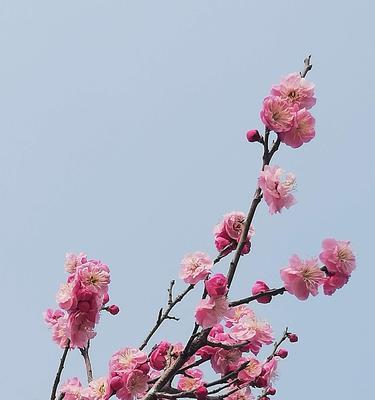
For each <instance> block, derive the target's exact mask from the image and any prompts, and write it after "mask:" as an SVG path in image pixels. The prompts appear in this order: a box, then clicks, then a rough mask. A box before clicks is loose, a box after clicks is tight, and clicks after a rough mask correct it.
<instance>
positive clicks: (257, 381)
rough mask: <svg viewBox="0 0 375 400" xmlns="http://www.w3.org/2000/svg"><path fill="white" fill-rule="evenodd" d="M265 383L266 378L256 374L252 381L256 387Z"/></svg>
mask: <svg viewBox="0 0 375 400" xmlns="http://www.w3.org/2000/svg"><path fill="white" fill-rule="evenodd" d="M267 383H268V382H267V379H266V378H265V377H264V376H262V375H260V376H258V377H257V378H256V379H255V382H254V384H255V386H256V387H266V386H267Z"/></svg>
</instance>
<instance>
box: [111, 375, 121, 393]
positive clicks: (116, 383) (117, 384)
mask: <svg viewBox="0 0 375 400" xmlns="http://www.w3.org/2000/svg"><path fill="white" fill-rule="evenodd" d="M109 385H110V386H111V388H112V389H113V390H114V391H115V392H117V391H118V390H119V389H121V388H122V387H123V383H122V379H121V378H120V377H119V376H114V377H113V378H111V380H110V382H109Z"/></svg>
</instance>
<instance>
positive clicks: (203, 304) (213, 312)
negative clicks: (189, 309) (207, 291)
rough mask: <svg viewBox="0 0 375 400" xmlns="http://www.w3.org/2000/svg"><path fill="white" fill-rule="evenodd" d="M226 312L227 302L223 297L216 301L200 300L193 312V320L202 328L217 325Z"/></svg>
mask: <svg viewBox="0 0 375 400" xmlns="http://www.w3.org/2000/svg"><path fill="white" fill-rule="evenodd" d="M227 312H228V300H227V299H226V298H225V296H221V297H217V298H216V299H212V298H209V299H202V300H201V301H200V303H199V304H198V306H197V308H196V310H195V320H196V321H197V323H198V324H199V325H200V326H202V327H203V328H210V327H212V326H214V325H216V324H218V323H219V322H220V321H221V320H222V319H223V318H224V316H225V315H226V313H227Z"/></svg>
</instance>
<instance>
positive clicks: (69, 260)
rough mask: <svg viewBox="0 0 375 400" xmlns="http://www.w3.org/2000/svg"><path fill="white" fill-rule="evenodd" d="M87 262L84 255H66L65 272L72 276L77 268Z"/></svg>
mask: <svg viewBox="0 0 375 400" xmlns="http://www.w3.org/2000/svg"><path fill="white" fill-rule="evenodd" d="M86 262H87V256H86V254H84V253H79V254H73V253H67V254H66V256H65V264H64V266H65V271H67V272H69V273H70V274H74V273H75V272H76V269H77V267H78V266H80V265H82V264H84V263H86Z"/></svg>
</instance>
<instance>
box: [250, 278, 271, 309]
mask: <svg viewBox="0 0 375 400" xmlns="http://www.w3.org/2000/svg"><path fill="white" fill-rule="evenodd" d="M268 290H270V288H269V287H268V285H267V284H266V283H265V282H263V281H256V282H255V283H254V285H253V287H252V289H251V293H252V294H253V296H256V295H257V294H260V293H263V292H267V291H268ZM271 300H272V296H270V295H268V296H261V297H259V298H258V299H257V302H258V303H263V304H266V303H269V302H270V301H271Z"/></svg>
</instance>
